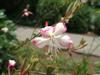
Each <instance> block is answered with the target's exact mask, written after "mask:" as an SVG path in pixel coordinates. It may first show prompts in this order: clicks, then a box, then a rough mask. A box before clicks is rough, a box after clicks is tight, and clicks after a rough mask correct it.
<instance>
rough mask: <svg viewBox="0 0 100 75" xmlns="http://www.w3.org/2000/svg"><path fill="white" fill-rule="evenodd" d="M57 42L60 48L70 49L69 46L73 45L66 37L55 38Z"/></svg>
mask: <svg viewBox="0 0 100 75" xmlns="http://www.w3.org/2000/svg"><path fill="white" fill-rule="evenodd" d="M57 41H59V44H60V47H61V48H66V49H67V48H71V46H72V45H73V41H72V40H71V38H70V37H69V36H68V35H64V34H63V35H60V36H59V37H57Z"/></svg>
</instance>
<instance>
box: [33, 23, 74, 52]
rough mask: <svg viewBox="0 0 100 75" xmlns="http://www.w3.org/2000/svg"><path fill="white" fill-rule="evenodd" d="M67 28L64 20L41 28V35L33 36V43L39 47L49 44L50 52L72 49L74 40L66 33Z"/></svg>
mask: <svg viewBox="0 0 100 75" xmlns="http://www.w3.org/2000/svg"><path fill="white" fill-rule="evenodd" d="M66 30H67V28H66V27H65V23H63V22H59V23H57V24H56V25H55V26H54V27H53V26H46V27H44V28H42V29H40V35H41V37H35V38H33V39H32V43H33V45H35V46H36V47H38V48H44V47H46V46H48V52H51V53H52V52H58V51H59V50H60V49H70V48H72V47H73V41H72V40H71V38H70V37H69V36H68V35H67V34H64V33H65V32H66Z"/></svg>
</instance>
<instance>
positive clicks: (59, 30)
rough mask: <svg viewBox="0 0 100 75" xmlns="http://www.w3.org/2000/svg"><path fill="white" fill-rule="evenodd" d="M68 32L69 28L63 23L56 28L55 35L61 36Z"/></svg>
mask: <svg viewBox="0 0 100 75" xmlns="http://www.w3.org/2000/svg"><path fill="white" fill-rule="evenodd" d="M66 30H67V28H66V27H65V24H64V23H63V22H59V23H57V24H56V26H55V31H54V34H55V35H59V34H62V33H64V32H65V31H66Z"/></svg>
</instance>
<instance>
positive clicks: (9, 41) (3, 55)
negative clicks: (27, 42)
mask: <svg viewBox="0 0 100 75" xmlns="http://www.w3.org/2000/svg"><path fill="white" fill-rule="evenodd" d="M14 30H15V26H14V23H13V22H12V21H11V20H9V19H7V17H6V15H5V14H4V10H0V73H2V72H3V71H6V70H7V62H8V60H9V59H14V57H13V55H12V54H10V52H11V51H10V50H12V49H13V46H14V45H15V41H16V37H15V34H14Z"/></svg>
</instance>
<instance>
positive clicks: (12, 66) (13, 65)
mask: <svg viewBox="0 0 100 75" xmlns="http://www.w3.org/2000/svg"><path fill="white" fill-rule="evenodd" d="M15 65H16V61H15V60H8V68H9V69H13V68H14V67H15Z"/></svg>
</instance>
